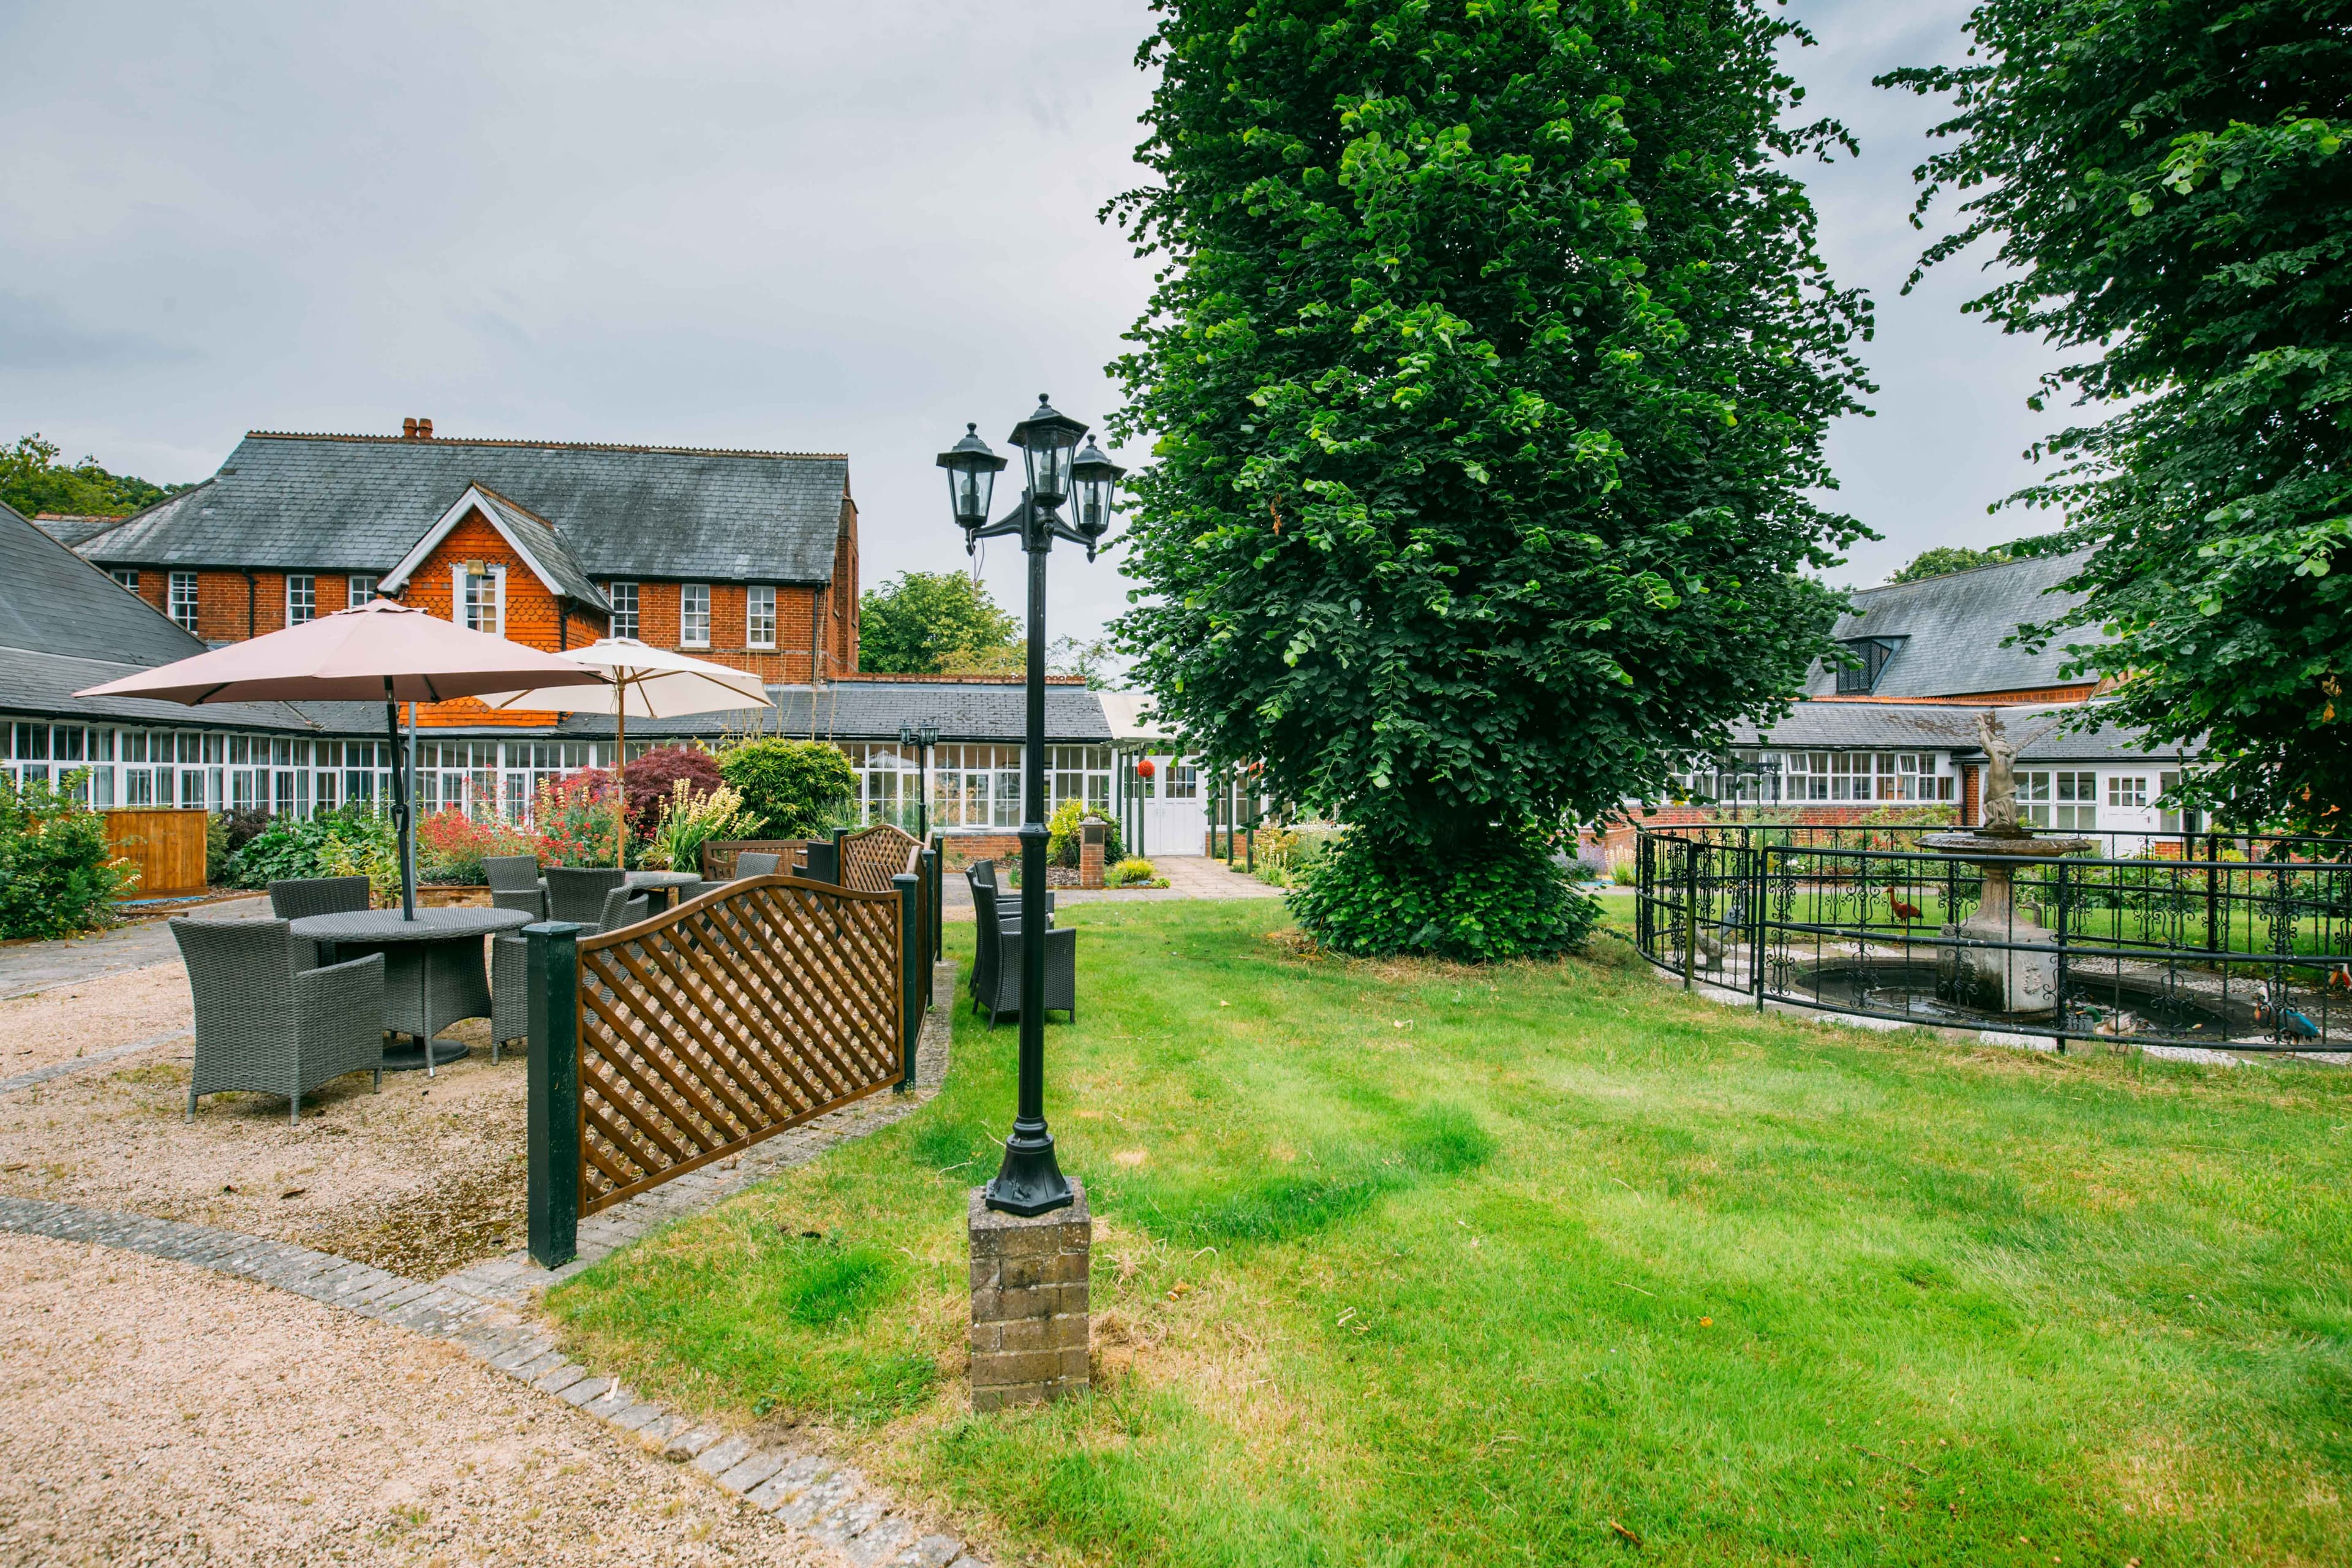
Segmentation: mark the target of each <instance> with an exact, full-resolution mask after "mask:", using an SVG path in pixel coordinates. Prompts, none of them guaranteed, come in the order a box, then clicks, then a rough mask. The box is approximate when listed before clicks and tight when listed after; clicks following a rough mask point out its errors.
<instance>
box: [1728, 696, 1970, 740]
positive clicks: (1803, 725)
mask: <svg viewBox="0 0 2352 1568" xmlns="http://www.w3.org/2000/svg"><path fill="white" fill-rule="evenodd" d="M1978 711H1979V710H1977V709H1975V708H1961V707H1954V706H1949V705H1947V704H1942V703H1927V702H1923V703H1917V704H1906V703H1894V702H1799V703H1797V704H1795V705H1794V706H1793V707H1791V708H1790V710H1789V715H1788V717H1786V718H1785V719H1782V720H1780V721H1779V722H1778V723H1776V724H1773V725H1771V726H1770V727H1769V730H1767V731H1762V732H1759V731H1758V729H1757V727H1756V726H1755V725H1753V724H1741V725H1736V726H1734V727H1733V730H1732V732H1731V733H1732V744H1734V745H1736V746H1759V745H1760V746H1765V747H1768V748H1769V747H1786V748H1788V749H1789V750H1791V751H1795V750H1799V749H1801V748H1804V747H1808V746H1818V747H1821V748H1822V749H1823V750H1826V751H1838V750H1853V751H1890V752H1901V751H1910V750H1916V749H1919V748H1923V747H1932V748H1935V749H1937V750H1949V749H1951V748H1953V747H1956V746H1973V745H1975V744H1976V743H1977V713H1978Z"/></svg>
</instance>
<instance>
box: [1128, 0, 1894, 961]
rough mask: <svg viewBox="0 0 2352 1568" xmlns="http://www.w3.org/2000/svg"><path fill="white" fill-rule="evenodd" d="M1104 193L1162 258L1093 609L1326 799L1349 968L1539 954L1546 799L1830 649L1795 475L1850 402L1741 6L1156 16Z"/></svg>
mask: <svg viewBox="0 0 2352 1568" xmlns="http://www.w3.org/2000/svg"><path fill="white" fill-rule="evenodd" d="M1158 9H1159V10H1160V14H1161V17H1162V20H1161V23H1160V27H1159V29H1158V30H1157V31H1156V32H1155V33H1154V35H1153V36H1152V37H1151V38H1150V40H1149V41H1148V42H1147V43H1146V45H1145V46H1144V47H1143V50H1142V52H1141V53H1142V58H1143V59H1144V61H1145V62H1146V63H1147V64H1151V63H1156V64H1157V65H1158V66H1159V68H1160V86H1159V89H1158V90H1157V92H1156V94H1155V96H1154V99H1153V102H1152V108H1151V111H1150V116H1149V119H1148V123H1149V125H1150V140H1149V141H1147V142H1145V143H1144V144H1143V146H1142V147H1141V149H1140V150H1139V157H1140V158H1141V160H1142V161H1143V162H1144V163H1146V164H1148V165H1149V166H1150V169H1151V170H1152V171H1153V172H1154V173H1155V174H1157V175H1158V176H1159V181H1158V183H1157V184H1153V185H1151V186H1150V187H1148V188H1145V189H1141V190H1139V191H1136V192H1134V193H1131V194H1130V195H1128V196H1126V197H1124V198H1122V201H1121V202H1120V203H1119V204H1115V205H1117V206H1118V208H1119V210H1120V211H1121V212H1122V214H1123V216H1125V218H1126V219H1127V221H1128V224H1129V231H1130V233H1131V234H1132V236H1133V237H1134V238H1135V239H1136V241H1137V242H1138V244H1139V247H1142V248H1144V249H1146V250H1150V251H1155V252H1157V253H1158V254H1159V255H1160V257H1162V258H1164V262H1165V266H1164V269H1163V271H1162V273H1161V276H1160V282H1159V287H1158V289H1157V291H1156V293H1155V294H1154V296H1153V298H1152V300H1151V303H1150V310H1149V313H1148V314H1147V315H1146V316H1145V317H1144V319H1143V320H1142V321H1140V322H1139V324H1138V325H1137V326H1136V328H1135V329H1134V331H1132V333H1131V334H1130V336H1131V338H1132V339H1133V341H1134V342H1135V345H1136V346H1135V348H1134V350H1133V351H1132V352H1131V353H1129V355H1128V356H1127V357H1125V358H1124V359H1122V360H1121V361H1120V362H1119V363H1118V365H1117V366H1116V367H1115V368H1116V370H1117V372H1118V374H1120V375H1121V376H1122V377H1123V378H1124V382H1125V384H1126V387H1127V390H1128V395H1129V405H1128V406H1127V408H1126V409H1125V410H1124V411H1123V413H1122V415H1121V416H1119V419H1118V427H1119V430H1120V433H1121V434H1123V435H1126V436H1128V437H1144V436H1149V437H1151V438H1152V439H1153V440H1154V441H1155V442H1156V445H1155V446H1154V447H1153V459H1152V461H1151V463H1150V466H1149V467H1148V468H1145V469H1143V470H1142V471H1141V472H1140V473H1139V475H1137V476H1136V478H1135V479H1133V480H1132V481H1130V483H1131V486H1132V490H1133V495H1134V500H1135V508H1134V517H1133V524H1132V528H1131V531H1130V532H1129V536H1128V538H1129V545H1130V556H1129V561H1130V565H1129V570H1130V572H1132V573H1133V574H1135V575H1136V576H1138V577H1139V579H1140V580H1141V584H1142V589H1141V591H1139V595H1138V596H1139V603H1138V604H1137V605H1136V606H1135V608H1133V609H1132V610H1131V611H1130V612H1129V614H1128V615H1127V616H1124V617H1123V618H1122V620H1121V622H1120V632H1121V635H1122V637H1123V638H1124V639H1125V642H1126V646H1127V647H1129V649H1130V650H1131V651H1132V652H1133V653H1134V654H1135V655H1136V656H1137V657H1138V660H1139V663H1138V666H1137V674H1138V676H1139V679H1141V681H1142V682H1144V683H1145V684H1148V685H1149V686H1150V688H1151V689H1153V690H1154V691H1155V692H1156V693H1157V695H1158V699H1159V703H1160V710H1161V712H1162V713H1163V714H1164V715H1166V716H1167V718H1168V719H1170V720H1171V721H1173V722H1174V723H1176V724H1178V725H1181V727H1182V728H1183V730H1184V731H1186V732H1187V733H1189V734H1190V735H1192V737H1194V738H1195V740H1196V741H1197V742H1198V743H1199V744H1200V745H1201V746H1202V748H1203V749H1204V750H1205V751H1206V752H1207V753H1208V754H1209V755H1210V756H1211V757H1212V758H1213V760H1215V761H1217V762H1220V763H1232V764H1241V765H1246V764H1251V763H1256V764H1261V765H1262V766H1263V768H1264V769H1265V773H1264V774H1263V775H1262V778H1261V781H1260V782H1261V783H1262V784H1263V785H1264V786H1265V787H1266V788H1268V789H1270V790H1271V792H1272V793H1273V794H1274V795H1276V796H1277V797H1280V798H1285V799H1290V800H1296V801H1300V802H1304V803H1307V805H1311V806H1314V807H1317V808H1319V809H1323V810H1327V811H1331V812H1335V813H1337V814H1339V816H1342V817H1343V818H1344V819H1345V820H1346V821H1348V822H1349V824H1350V826H1351V831H1350V833H1349V836H1348V837H1347V838H1346V840H1345V841H1344V845H1343V847H1342V849H1341V850H1340V851H1339V854H1338V855H1337V856H1335V857H1334V858H1333V859H1332V860H1331V862H1330V863H1329V865H1328V868H1326V869H1325V870H1324V871H1323V872H1322V873H1321V874H1320V875H1318V878H1317V879H1315V881H1314V883H1313V884H1312V885H1311V886H1310V888H1309V889H1308V892H1307V896H1306V897H1305V898H1304V899H1303V900H1301V901H1300V903H1299V906H1298V907H1299V910H1300V913H1301V918H1302V919H1303V920H1304V921H1306V922H1307V925H1308V927H1309V928H1310V929H1311V930H1313V931H1316V932H1317V933H1318V935H1319V936H1320V937H1321V938H1322V939H1323V940H1325V941H1326V942H1330V943H1332V944H1333V945H1337V946H1339V947H1342V948H1346V949H1349V950H1351V951H1360V952H1377V951H1393V950H1398V949H1406V950H1420V951H1431V952H1447V953H1454V954H1460V955H1465V956H1476V955H1482V954H1487V953H1505V952H1531V951H1544V950H1547V949H1550V948H1556V947H1558V946H1559V945H1561V944H1562V943H1563V942H1570V941H1572V940H1574V938H1575V937H1576V935H1577V934H1578V932H1579V931H1580V930H1581V929H1582V926H1583V923H1584V922H1585V921H1588V920H1589V919H1590V911H1589V910H1588V909H1587V908H1586V907H1585V906H1584V905H1583V904H1582V903H1581V902H1580V901H1579V900H1575V899H1574V898H1573V897H1572V896H1571V895H1570V894H1569V893H1568V892H1567V891H1566V889H1564V888H1563V887H1562V886H1560V884H1559V881H1558V879H1557V878H1556V877H1555V876H1554V875H1553V873H1552V872H1551V870H1550V850H1551V849H1552V847H1554V845H1555V844H1556V842H1557V839H1558V836H1559V833H1560V832H1561V830H1562V828H1563V826H1564V825H1565V824H1567V823H1568V822H1569V821H1570V819H1572V818H1576V817H1592V816H1600V815H1601V814H1604V813H1607V812H1610V811H1612V810H1613V809H1615V808H1616V807H1617V806H1618V805H1619V803H1620V802H1622V800H1623V799H1624V798H1625V797H1626V796H1628V795H1639V794H1642V793H1644V792H1648V791H1653V790H1659V789H1663V788H1664V784H1665V775H1666V774H1667V773H1668V772H1669V771H1671V770H1672V769H1673V768H1674V767H1675V765H1676V764H1677V763H1678V762H1679V760H1680V759H1682V758H1685V757H1686V756H1688V755H1690V754H1692V753H1693V752H1707V751H1712V750H1714V749H1716V748H1717V747H1719V746H1720V745H1722V744H1723V743H1725V742H1727V739H1728V731H1729V727H1730V726H1731V724H1732V723H1733V722H1734V721H1737V720H1738V719H1741V718H1743V717H1750V716H1762V715H1766V714H1768V713H1769V711H1770V710H1773V708H1774V707H1775V705H1776V704H1777V703H1778V702H1779V700H1780V699H1781V698H1782V697H1783V695H1784V694H1785V693H1786V692H1788V691H1790V690H1791V689H1793V688H1794V687H1795V686H1796V684H1797V682H1798V680H1799V678H1800V677H1801V673H1802V672H1803V670H1804V668H1806V665H1807V663H1808V661H1809V660H1811V658H1814V657H1816V656H1817V655H1820V654H1822V652H1823V651H1824V649H1825V641H1824V638H1825V634H1826V632H1827V630H1828V628H1829V626H1830V625H1831V624H1832V619H1833V615H1834V611H1835V609H1836V599H1835V596H1834V595H1832V593H1831V592H1830V591H1829V590H1828V589H1826V588H1825V587H1824V586H1822V584H1821V583H1820V582H1819V581H1818V580H1816V579H1815V578H1814V577H1813V576H1811V575H1809V569H1811V570H1815V571H1817V570H1819V569H1822V568H1825V567H1827V566H1829V565H1831V564H1832V563H1833V559H1834V554H1833V552H1834V551H1835V549H1836V548H1837V547H1839V546H1841V545H1843V543H1845V542H1848V541H1850V540H1851V539H1853V538H1854V537H1856V536H1857V535H1858V534H1859V533H1860V532H1861V530H1860V528H1859V527H1858V525H1856V524H1854V523H1853V522H1852V521H1849V520H1847V519H1844V518H1842V517H1838V516H1834V515H1831V514H1828V513H1825V512H1824V511H1823V510H1821V509H1820V508H1819V507H1817V506H1816V505H1815V504H1814V503H1813V501H1812V500H1810V499H1809V495H1810V493H1811V492H1812V491H1813V490H1814V489H1816V488H1817V487H1821V486H1824V485H1826V484H1828V483H1829V480H1830V476H1829V474H1828V471H1827V469H1826V468H1825V467H1824V465H1823V462H1822V431H1823V428H1824V426H1826V425H1827V423H1828V422H1829V421H1830V420H1831V419H1832V417H1833V416H1837V415H1838V414H1841V413H1843V412H1845V411H1848V410H1851V409H1853V408H1855V407H1856V406H1857V405H1856V402H1855V397H1856V395H1857V394H1858V393H1860V392H1862V391H1864V390H1867V388H1866V385H1865V384H1864V380H1863V375H1862V371H1861V368H1860V365H1859V363H1857V361H1856V360H1855V359H1854V357H1853V349H1854V346H1855V344H1856V342H1857V340H1858V339H1860V338H1861V337H1863V336H1865V335H1866V331H1867V327H1868V321H1869V316H1868V308H1867V303H1866V301H1864V300H1863V299H1861V298H1860V297H1859V296H1858V295H1856V294H1854V293H1853V292H1850V291H1846V290H1842V289H1838V288H1836V287H1835V286H1834V285H1833V284H1832V282H1831V281H1830V280H1829V279H1828V278H1827V276H1826V274H1825V271H1824V268H1823V267H1822V262H1821V260H1820V258H1818V257H1817V255H1816V254H1815V251H1814V246H1813V223H1814V220H1813V213H1812V209H1811V205H1809V203H1808V201H1807V199H1806V196H1805V193H1804V191H1803V189H1802V187H1801V185H1800V184H1799V183H1798V182H1797V181H1796V180H1795V179H1794V178H1793V177H1791V175H1790V174H1789V173H1788V172H1787V167H1786V162H1785V161H1786V160H1788V159H1790V158H1792V157H1793V156H1795V155H1797V154H1800V153H1811V152H1825V151H1826V150H1827V149H1828V147H1829V146H1830V145H1831V144H1832V143H1833V142H1839V141H1841V140H1843V132H1841V131H1839V130H1838V129H1837V128H1836V127H1835V126H1834V125H1832V124H1828V123H1822V124H1816V125H1813V126H1811V127H1810V128H1808V129H1802V130H1790V129H1785V128H1784V127H1783V126H1782V123H1781V118H1782V115H1783V113H1784V111H1786V110H1788V109H1789V108H1790V104H1791V103H1792V102H1794V101H1795V100H1796V99H1797V98H1798V97H1799V94H1798V92H1797V91H1796V90H1795V89H1794V88H1793V85H1792V83H1791V81H1790V79H1789V78H1788V77H1787V76H1786V75H1785V74H1784V73H1783V72H1782V71H1781V69H1780V67H1779V66H1778V65H1777V64H1776V63H1775V58H1774V51H1775V49H1776V47H1779V46H1780V44H1782V43H1783V42H1784V41H1786V40H1788V39H1790V37H1792V36H1793V35H1795V34H1796V32H1797V30H1796V29H1795V28H1794V27H1792V26H1790V25H1789V24H1787V23H1786V22H1783V21H1781V20H1779V19H1777V18H1776V17H1775V16H1772V15H1770V14H1768V12H1767V11H1766V10H1765V8H1764V7H1763V6H1762V5H1759V4H1757V3H1754V0H1659V3H1654V0H1591V3H1588V4H1583V5H1559V4H1556V3H1552V0H1450V3H1449V0H1297V3H1295V4H1290V5H1280V6H1275V5H1256V4H1252V3H1249V0H1161V3H1160V5H1159V6H1158Z"/></svg>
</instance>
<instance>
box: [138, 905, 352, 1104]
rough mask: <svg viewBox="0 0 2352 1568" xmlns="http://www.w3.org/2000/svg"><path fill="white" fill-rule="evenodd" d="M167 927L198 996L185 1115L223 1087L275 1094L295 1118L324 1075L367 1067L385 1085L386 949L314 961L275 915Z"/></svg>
mask: <svg viewBox="0 0 2352 1568" xmlns="http://www.w3.org/2000/svg"><path fill="white" fill-rule="evenodd" d="M360 880H361V881H362V884H364V882H365V881H366V879H365V878H362V879H360ZM273 891H274V889H273ZM172 935H173V938H174V939H175V940H176V941H177V942H179V944H180V956H181V958H182V959H184V961H185V962H186V963H187V966H188V990H189V992H190V994H192V995H193V996H194V1001H195V1017H196V1049H195V1060H194V1065H193V1067H192V1068H191V1071H190V1074H189V1078H188V1120H190V1121H194V1120H195V1115H196V1100H197V1097H199V1096H201V1095H206V1094H215V1093H218V1092H220V1091H221V1090H223V1089H247V1090H253V1091H257V1092H259V1093H263V1094H282V1095H284V1096H285V1097H286V1101H287V1105H286V1117H287V1120H288V1121H290V1122H299V1121H301V1120H302V1097H303V1095H305V1094H307V1093H309V1092H310V1090H311V1089H316V1088H318V1087H319V1086H320V1084H322V1083H325V1082H326V1081H327V1080H328V1079H334V1078H340V1077H341V1076H342V1075H343V1074H345V1073H347V1072H368V1071H373V1073H374V1074H375V1087H376V1088H377V1089H379V1090H381V1089H383V954H382V953H380V952H372V953H369V954H368V955H367V956H366V957H364V958H355V959H352V961H351V962H350V963H338V964H333V965H331V966H330V967H328V968H325V969H314V968H311V967H310V966H309V964H308V962H307V961H308V959H309V957H310V944H309V943H308V942H303V941H301V940H300V939H299V938H298V937H296V936H295V935H294V934H293V932H292V931H289V930H288V929H287V924H286V922H285V921H282V920H278V921H185V920H179V921H173V922H172Z"/></svg>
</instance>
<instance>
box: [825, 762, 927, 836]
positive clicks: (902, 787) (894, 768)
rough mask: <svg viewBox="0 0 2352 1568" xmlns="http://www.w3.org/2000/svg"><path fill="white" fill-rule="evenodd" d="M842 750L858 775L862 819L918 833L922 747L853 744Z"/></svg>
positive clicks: (859, 804)
mask: <svg viewBox="0 0 2352 1568" xmlns="http://www.w3.org/2000/svg"><path fill="white" fill-rule="evenodd" d="M841 750H842V753H843V754H844V755H845V756H846V757H848V759H849V766H850V768H851V770H852V771H853V772H855V773H856V774H857V806H858V816H860V817H861V818H863V819H864V820H865V821H866V822H887V823H890V824H892V825H894V826H898V827H903V828H905V829H906V830H907V831H908V832H909V833H912V832H914V831H915V830H916V828H917V827H918V826H919V825H920V824H921V822H922V816H921V814H920V813H919V811H918V810H917V806H918V804H919V801H918V796H917V793H916V792H917V791H918V790H919V788H920V787H921V778H922V774H921V773H920V771H919V763H920V758H919V752H920V748H919V747H916V746H898V745H881V744H877V745H861V744H859V743H857V742H846V743H845V744H844V745H843V746H842V748H841Z"/></svg>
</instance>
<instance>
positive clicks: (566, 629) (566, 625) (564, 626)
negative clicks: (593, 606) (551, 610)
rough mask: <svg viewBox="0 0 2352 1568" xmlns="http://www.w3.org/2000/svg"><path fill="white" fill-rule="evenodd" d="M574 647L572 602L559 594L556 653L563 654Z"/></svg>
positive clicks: (557, 598)
mask: <svg viewBox="0 0 2352 1568" xmlns="http://www.w3.org/2000/svg"><path fill="white" fill-rule="evenodd" d="M571 646H572V601H571V600H569V599H567V598H565V597H564V596H563V595H561V594H558V595H556V596H555V651H556V652H558V653H562V652H563V651H564V650H565V649H566V648H569V647H571Z"/></svg>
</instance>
